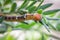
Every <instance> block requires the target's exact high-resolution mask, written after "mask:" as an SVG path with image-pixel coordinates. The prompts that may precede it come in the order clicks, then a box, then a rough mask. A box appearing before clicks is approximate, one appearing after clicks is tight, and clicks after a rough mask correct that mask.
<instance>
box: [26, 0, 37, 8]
mask: <svg viewBox="0 0 60 40" xmlns="http://www.w3.org/2000/svg"><path fill="white" fill-rule="evenodd" d="M36 2H37V1H33V2H32V3H31V4H30V5H29V6H28V7H27V8H26V9H29V8H30V7H31V6H33V5H34V4H35V3H36Z"/></svg>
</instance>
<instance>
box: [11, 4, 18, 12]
mask: <svg viewBox="0 0 60 40" xmlns="http://www.w3.org/2000/svg"><path fill="white" fill-rule="evenodd" d="M16 7H17V4H16V3H13V4H12V6H11V10H10V12H14V11H15V10H16Z"/></svg>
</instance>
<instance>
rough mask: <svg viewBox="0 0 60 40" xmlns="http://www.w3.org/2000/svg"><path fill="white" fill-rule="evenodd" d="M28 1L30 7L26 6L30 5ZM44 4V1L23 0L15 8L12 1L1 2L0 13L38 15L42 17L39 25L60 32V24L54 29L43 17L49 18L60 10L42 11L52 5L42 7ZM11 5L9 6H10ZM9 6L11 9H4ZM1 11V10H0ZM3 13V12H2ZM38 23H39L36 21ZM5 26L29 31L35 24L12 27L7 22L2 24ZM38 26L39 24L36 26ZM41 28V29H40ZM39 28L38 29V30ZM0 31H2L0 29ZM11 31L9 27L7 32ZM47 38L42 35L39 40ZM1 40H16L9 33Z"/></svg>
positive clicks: (14, 3)
mask: <svg viewBox="0 0 60 40" xmlns="http://www.w3.org/2000/svg"><path fill="white" fill-rule="evenodd" d="M30 1H32V3H31V4H30V5H28V4H29V3H30ZM37 2H39V5H38V6H37V7H36V6H34V4H36V3H37ZM43 2H44V0H24V2H23V3H22V4H21V6H19V7H17V3H16V2H15V1H13V0H3V2H2V0H1V1H0V8H2V10H3V11H1V12H2V13H6V14H8V13H16V14H17V13H19V14H22V15H24V14H26V13H36V12H37V13H39V14H41V15H42V20H40V23H41V24H42V25H44V27H45V28H46V29H47V30H48V31H50V30H49V28H52V29H54V30H56V28H57V30H58V31H60V27H59V26H60V23H58V24H57V27H56V28H55V27H54V26H53V25H52V24H51V23H50V22H49V21H48V20H47V18H46V17H45V15H50V16H51V17H52V16H53V15H55V14H56V12H59V11H60V9H54V10H48V11H44V10H45V9H47V8H48V7H51V6H52V4H53V3H48V4H44V5H41V4H42V3H43ZM10 3H11V4H10ZM8 4H9V5H11V7H6V6H7V5H8ZM9 9H10V12H6V11H7V10H9ZM0 10H1V9H0ZM4 11H5V12H4ZM2 21H3V20H2V19H1V20H0V22H2ZM37 22H39V21H37ZM4 24H5V25H7V27H8V26H11V27H12V28H13V27H14V28H21V29H22V30H23V29H25V30H29V29H31V28H32V27H33V26H34V25H35V24H36V23H35V22H32V23H30V24H29V23H28V24H25V23H23V22H22V23H19V24H18V25H16V26H15V25H14V24H13V23H7V22H4ZM12 24H13V25H12ZM38 25H40V24H38ZM40 28H41V27H40ZM40 28H39V29H40ZM1 30H2V29H1ZM11 30H12V29H10V27H9V30H8V31H7V32H11ZM47 38H48V36H47V35H45V34H44V33H42V34H41V37H40V39H39V40H47ZM1 40H16V39H15V38H14V37H13V36H11V35H10V34H9V33H8V35H7V36H5V37H4V38H3V39H1Z"/></svg>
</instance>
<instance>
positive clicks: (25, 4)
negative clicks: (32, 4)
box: [18, 0, 29, 11]
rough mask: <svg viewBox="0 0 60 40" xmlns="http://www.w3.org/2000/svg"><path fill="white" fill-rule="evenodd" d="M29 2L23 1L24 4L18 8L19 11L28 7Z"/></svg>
mask: <svg viewBox="0 0 60 40" xmlns="http://www.w3.org/2000/svg"><path fill="white" fill-rule="evenodd" d="M28 3H29V1H28V0H24V2H23V3H22V5H21V6H20V7H19V8H18V11H19V10H20V9H22V8H24V7H26V6H27V4H28Z"/></svg>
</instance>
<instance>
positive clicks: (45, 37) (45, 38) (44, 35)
mask: <svg viewBox="0 0 60 40" xmlns="http://www.w3.org/2000/svg"><path fill="white" fill-rule="evenodd" d="M47 39H48V35H46V34H44V33H42V34H41V37H40V39H39V40H47Z"/></svg>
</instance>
